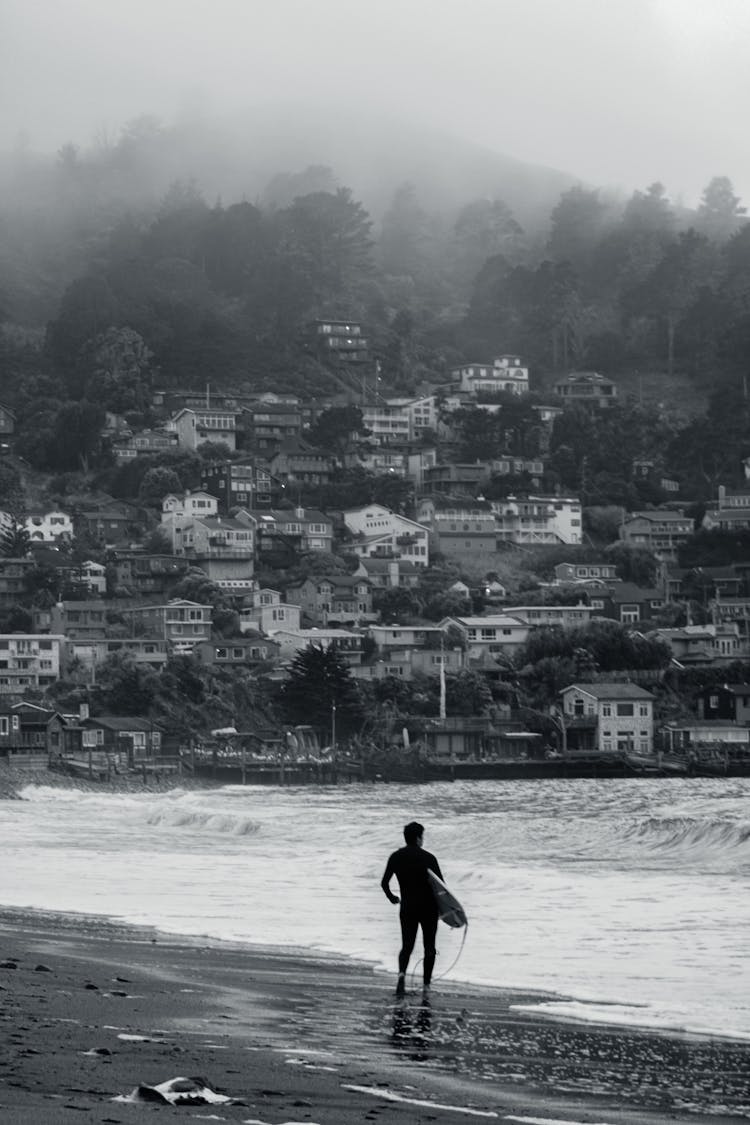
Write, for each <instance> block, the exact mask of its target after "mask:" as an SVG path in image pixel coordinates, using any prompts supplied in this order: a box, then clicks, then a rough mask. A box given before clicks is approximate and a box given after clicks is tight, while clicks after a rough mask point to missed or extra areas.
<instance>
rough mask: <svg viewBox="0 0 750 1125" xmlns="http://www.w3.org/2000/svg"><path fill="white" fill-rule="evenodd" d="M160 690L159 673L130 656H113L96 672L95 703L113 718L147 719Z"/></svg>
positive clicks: (119, 653) (126, 654) (117, 654)
mask: <svg viewBox="0 0 750 1125" xmlns="http://www.w3.org/2000/svg"><path fill="white" fill-rule="evenodd" d="M158 689H159V677H158V675H157V674H156V672H154V670H153V669H152V668H147V667H144V665H142V664H137V663H136V661H135V658H134V657H133V656H132V655H131V654H129V653H121V652H116V653H112V654H111V655H110V656H108V657H107V659H106V660H105V661H104V663H103V664H102V665H101V667H100V668H99V669H98V670H97V682H96V702H97V705H98V707H100V708H101V709H102V710H103V711H105V712H109V713H110V714H114V715H138V716H140V717H144V716H146V715H148V713H149V711H150V709H151V707H152V706H153V703H154V700H155V699H156V696H157V693H158Z"/></svg>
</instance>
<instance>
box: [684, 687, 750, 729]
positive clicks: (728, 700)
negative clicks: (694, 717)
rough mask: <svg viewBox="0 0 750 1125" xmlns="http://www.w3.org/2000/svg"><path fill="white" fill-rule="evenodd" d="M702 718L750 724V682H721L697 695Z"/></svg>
mask: <svg viewBox="0 0 750 1125" xmlns="http://www.w3.org/2000/svg"><path fill="white" fill-rule="evenodd" d="M696 702H697V706H698V715H699V716H700V718H701V719H710V720H715V721H719V720H721V721H722V722H732V723H747V724H750V684H721V685H717V686H716V687H711V688H704V689H703V690H702V691H700V692H699V693H698V695H697V699H696Z"/></svg>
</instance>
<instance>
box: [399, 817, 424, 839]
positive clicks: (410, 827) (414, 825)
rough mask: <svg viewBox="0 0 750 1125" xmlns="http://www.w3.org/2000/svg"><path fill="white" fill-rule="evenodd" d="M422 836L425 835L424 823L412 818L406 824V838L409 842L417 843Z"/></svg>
mask: <svg viewBox="0 0 750 1125" xmlns="http://www.w3.org/2000/svg"><path fill="white" fill-rule="evenodd" d="M420 836H424V825H422V824H419V822H418V821H416V820H411V821H409V823H408V824H407V825H405V826H404V839H405V840H406V842H407V844H416V842H417V840H418V839H419V838H420Z"/></svg>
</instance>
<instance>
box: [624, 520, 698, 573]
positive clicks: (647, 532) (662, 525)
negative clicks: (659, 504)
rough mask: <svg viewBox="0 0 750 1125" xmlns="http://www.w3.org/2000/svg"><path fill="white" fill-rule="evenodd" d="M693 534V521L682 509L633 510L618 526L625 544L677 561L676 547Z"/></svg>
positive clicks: (666, 559)
mask: <svg viewBox="0 0 750 1125" xmlns="http://www.w3.org/2000/svg"><path fill="white" fill-rule="evenodd" d="M692 534H693V521H692V519H691V518H690V517H689V516H686V515H685V514H684V513H683V512H681V511H679V510H677V511H675V510H674V509H668V508H654V509H653V510H652V511H642V512H633V513H632V514H631V515H630V516H628V517H627V518H626V519H625V520H623V522H622V524H621V526H620V538H621V539H622V541H623V543H625V544H626V546H628V547H640V548H642V549H643V550H645V551H651V552H652V554H654V555H656V557H657V558H659V559H664V560H665V561H672V562H676V561H677V551H678V549H679V547H680V546H681V545H682V544H683V543H685V542H687V540H688V539H689V538H690V536H691V535H692Z"/></svg>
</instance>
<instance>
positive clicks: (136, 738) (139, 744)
mask: <svg viewBox="0 0 750 1125" xmlns="http://www.w3.org/2000/svg"><path fill="white" fill-rule="evenodd" d="M133 749H134V750H145V749H146V734H145V732H144V731H142V730H136V731H133Z"/></svg>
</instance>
